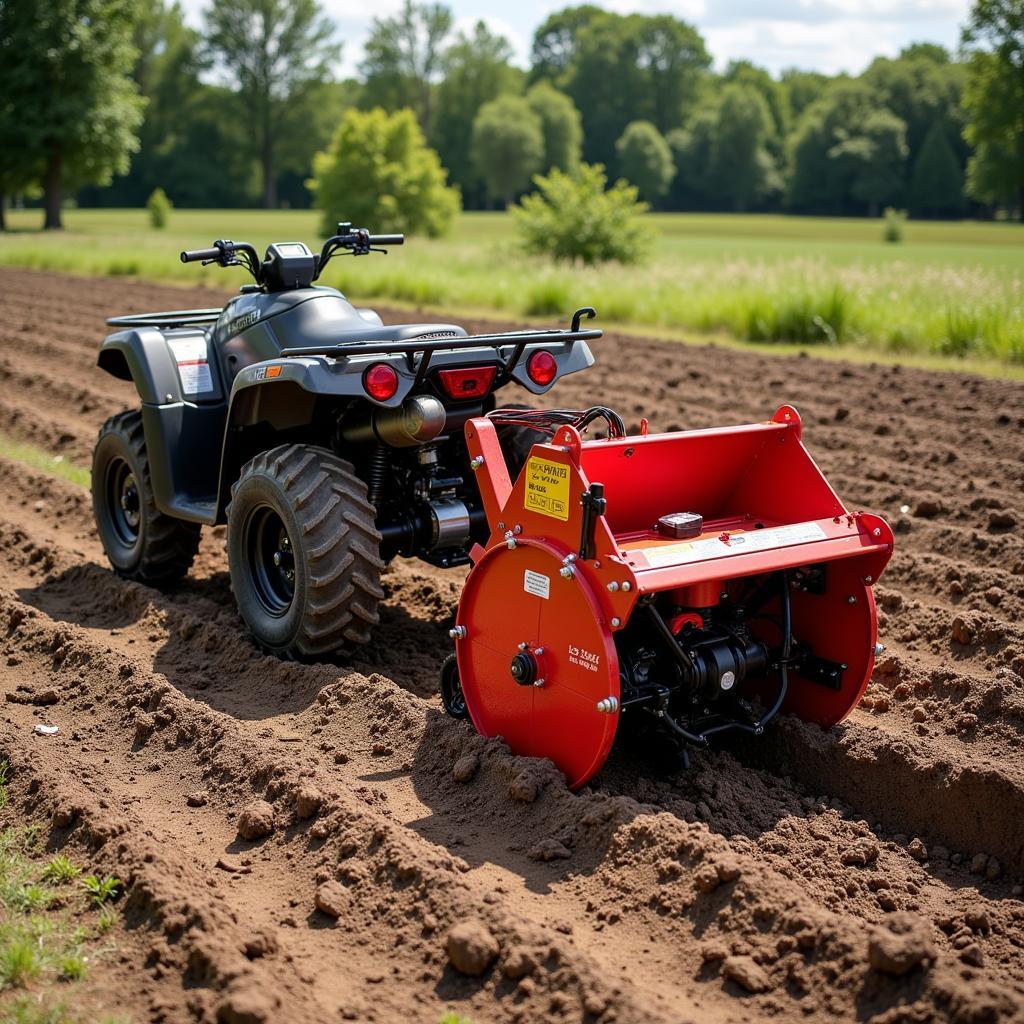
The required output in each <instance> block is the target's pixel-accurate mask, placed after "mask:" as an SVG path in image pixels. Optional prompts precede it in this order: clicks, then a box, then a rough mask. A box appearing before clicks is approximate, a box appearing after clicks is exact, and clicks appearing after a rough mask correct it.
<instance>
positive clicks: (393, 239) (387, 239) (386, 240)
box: [370, 235, 405, 245]
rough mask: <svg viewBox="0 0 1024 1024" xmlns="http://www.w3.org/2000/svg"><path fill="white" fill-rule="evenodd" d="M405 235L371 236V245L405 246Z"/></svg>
mask: <svg viewBox="0 0 1024 1024" xmlns="http://www.w3.org/2000/svg"><path fill="white" fill-rule="evenodd" d="M404 244H405V235H370V245H404Z"/></svg>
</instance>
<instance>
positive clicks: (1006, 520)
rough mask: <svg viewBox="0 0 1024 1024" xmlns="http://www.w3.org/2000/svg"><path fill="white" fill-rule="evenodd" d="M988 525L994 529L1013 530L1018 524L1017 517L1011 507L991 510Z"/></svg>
mask: <svg viewBox="0 0 1024 1024" xmlns="http://www.w3.org/2000/svg"><path fill="white" fill-rule="evenodd" d="M988 525H989V527H990V528H991V529H993V530H1012V529H1013V528H1014V527H1015V526H1016V525H1017V517H1016V516H1015V515H1014V514H1013V512H1011V511H1010V510H1009V509H1002V510H1001V511H994V512H990V513H989V514H988Z"/></svg>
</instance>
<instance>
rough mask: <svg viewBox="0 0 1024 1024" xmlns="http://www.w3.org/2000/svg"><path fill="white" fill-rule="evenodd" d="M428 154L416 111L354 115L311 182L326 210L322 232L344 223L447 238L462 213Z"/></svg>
mask: <svg viewBox="0 0 1024 1024" xmlns="http://www.w3.org/2000/svg"><path fill="white" fill-rule="evenodd" d="M446 182H447V172H446V171H445V169H444V168H443V167H442V166H441V161H440V160H439V159H438V156H437V153H435V152H434V151H433V150H432V149H430V148H429V147H428V146H427V144H426V141H425V140H424V138H423V132H422V131H421V130H420V126H419V124H418V122H417V121H416V117H415V115H414V114H413V112H412V111H411V110H398V111H396V112H395V113H393V114H388V113H387V112H386V111H384V110H381V109H380V108H379V107H377V108H375V109H374V110H366V111H364V110H349V111H348V112H347V113H346V114H345V116H344V118H343V119H342V122H341V124H340V125H339V126H338V130H337V132H336V133H335V135H334V139H333V140H332V142H331V144H330V146H329V147H328V149H327V150H326V151H325V152H323V153H317V155H316V156H315V157H314V158H313V178H312V179H311V180H310V181H309V182H308V185H309V188H310V189H312V191H313V193H314V196H315V203H316V206H317V207H318V208H319V209H320V210H323V217H322V219H321V230H322V231H323V232H324V234H326V235H333V234H334V231H335V228H336V226H337V224H338V222H339V221H352V222H353V223H354V224H355V225H356V226H357V227H366V228H369V229H370V230H371V231H379V232H392V231H404V232H406V233H407V234H410V235H415V234H425V235H430V236H431V237H436V236H439V235H443V234H446V233H447V231H448V230H449V228H450V227H451V225H452V221H453V220H454V219H455V215H456V214H457V213H458V212H459V210H460V209H461V207H462V201H461V198H460V196H459V190H458V189H457V188H454V187H452V186H449V185H447V184H446Z"/></svg>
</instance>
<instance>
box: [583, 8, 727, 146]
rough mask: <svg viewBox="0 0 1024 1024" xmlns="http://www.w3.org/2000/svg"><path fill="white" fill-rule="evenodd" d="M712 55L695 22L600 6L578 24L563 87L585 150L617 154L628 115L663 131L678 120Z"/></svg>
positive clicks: (689, 104) (691, 102)
mask: <svg viewBox="0 0 1024 1024" xmlns="http://www.w3.org/2000/svg"><path fill="white" fill-rule="evenodd" d="M710 63H711V58H710V57H709V56H708V54H707V51H706V50H705V48H704V41H703V40H702V39H701V37H700V35H699V34H698V32H697V30H696V29H694V28H693V27H692V26H691V25H688V24H687V23H686V22H684V21H680V20H678V19H677V18H673V17H671V16H670V15H656V16H653V17H648V16H645V15H639V14H632V15H628V16H622V15H618V14H610V13H604V14H602V15H601V16H599V17H598V16H594V17H593V18H591V20H590V21H589V22H588V23H587V24H586V25H585V26H584V27H583V28H581V29H580V31H579V33H578V35H577V37H576V50H575V55H574V57H573V60H572V63H571V64H570V65H569V67H568V69H567V71H566V74H565V78H564V81H565V85H564V88H565V91H566V92H567V93H568V94H569V95H570V96H571V97H572V99H573V102H574V103H575V104H576V107H577V109H578V110H579V112H580V115H581V117H582V119H583V155H584V158H585V159H587V160H588V161H590V162H596V163H601V164H604V165H605V166H609V165H612V164H614V162H615V142H616V140H617V139H618V138H619V136H620V135H621V134H622V132H623V131H624V130H625V128H626V125H627V124H629V122H630V121H637V120H645V121H650V122H651V123H652V124H653V125H654V126H655V128H657V129H658V131H659V132H662V133H665V132H667V131H669V130H670V129H672V128H675V127H677V126H678V125H679V124H680V123H682V122H683V121H684V120H685V118H686V114H687V112H688V109H689V108H691V107H692V106H693V105H694V104H695V103H696V100H697V97H698V95H699V91H700V86H701V82H702V80H703V78H704V75H705V72H706V70H707V68H708V66H709V65H710Z"/></svg>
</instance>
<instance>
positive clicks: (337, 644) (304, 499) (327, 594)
mask: <svg viewBox="0 0 1024 1024" xmlns="http://www.w3.org/2000/svg"><path fill="white" fill-rule="evenodd" d="M374 517H375V512H374V508H373V506H372V505H371V504H370V503H369V501H368V500H367V498H366V485H365V484H364V483H363V481H362V480H360V479H359V477H357V476H356V475H355V473H354V472H353V471H352V467H351V465H350V464H349V463H347V462H345V461H344V460H342V459H339V458H338V457H337V456H336V455H335V454H334V453H333V452H330V451H328V450H327V449H326V448H316V447H313V446H311V445H284V446H282V447H280V448H275V449H273V450H272V451H269V452H263V453H261V454H260V455H257V456H256V458H254V459H253V460H252V461H251V462H248V463H246V465H245V466H244V467H243V468H242V472H241V475H240V477H239V479H238V482H237V483H236V484H235V485H234V487H233V488H232V491H231V504H230V505H229V506H228V509H227V519H228V539H227V550H228V567H229V569H230V571H231V588H232V590H233V591H234V593H235V600H236V601H237V603H238V610H239V612H240V613H241V615H242V618H243V619H245V622H246V624H247V625H248V627H249V629H250V630H251V631H252V633H253V635H254V636H255V637H256V639H257V641H258V642H259V643H260V644H261V645H262V646H263V647H264V648H265V649H266V650H268V651H271V652H272V653H274V654H279V655H283V656H285V657H299V658H305V659H315V658H317V657H323V656H326V655H329V654H332V653H337V652H348V651H351V650H352V649H353V648H355V647H357V646H359V645H360V644H364V643H366V642H367V641H368V640H369V639H370V631H371V629H372V628H373V626H375V625H376V624H377V622H378V615H377V606H378V604H379V602H380V601H381V600H382V599H383V597H384V591H383V590H382V589H381V586H380V574H381V571H382V570H383V568H384V563H383V562H382V561H381V558H380V534H379V533H378V532H377V528H376V526H375V524H374Z"/></svg>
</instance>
